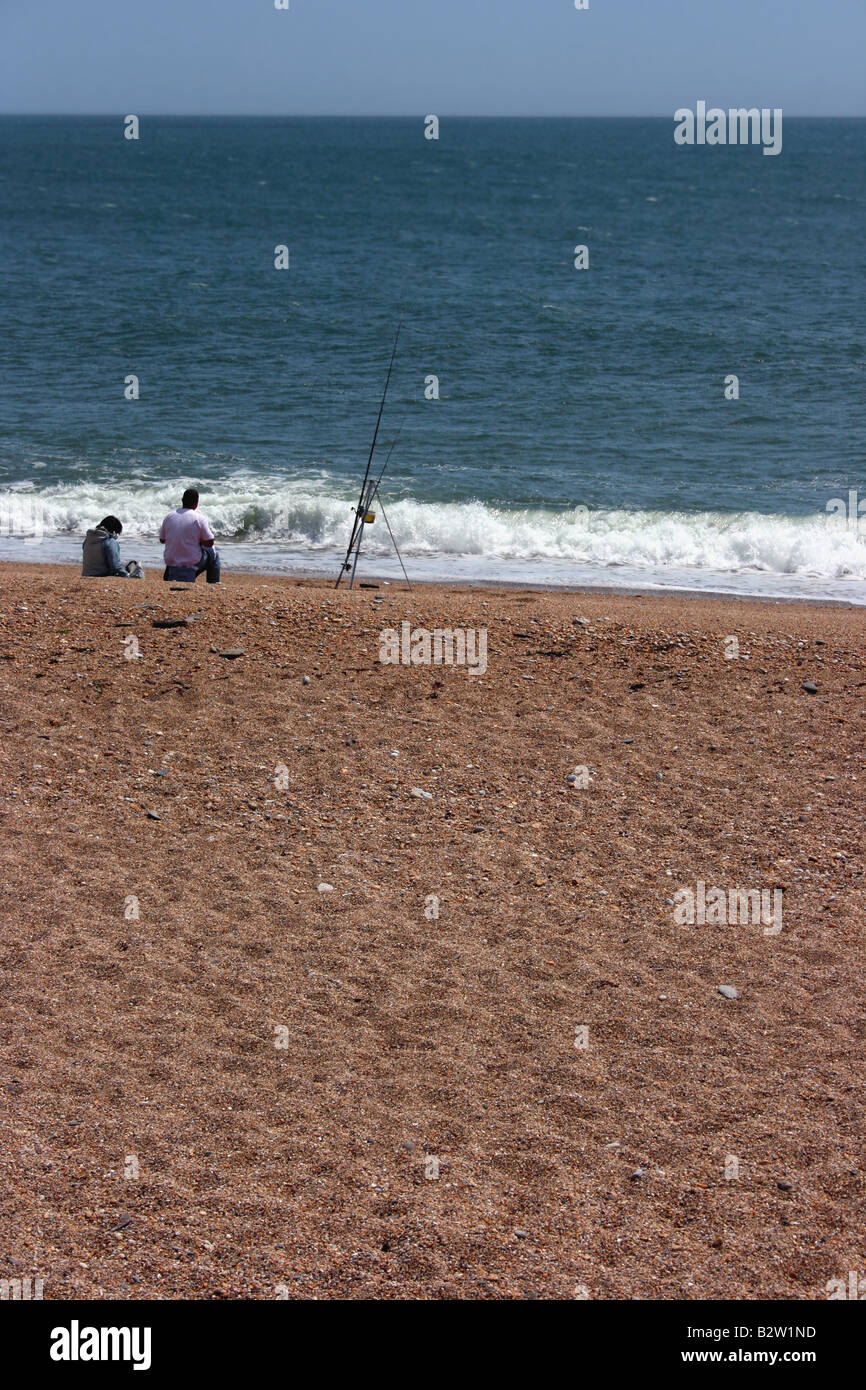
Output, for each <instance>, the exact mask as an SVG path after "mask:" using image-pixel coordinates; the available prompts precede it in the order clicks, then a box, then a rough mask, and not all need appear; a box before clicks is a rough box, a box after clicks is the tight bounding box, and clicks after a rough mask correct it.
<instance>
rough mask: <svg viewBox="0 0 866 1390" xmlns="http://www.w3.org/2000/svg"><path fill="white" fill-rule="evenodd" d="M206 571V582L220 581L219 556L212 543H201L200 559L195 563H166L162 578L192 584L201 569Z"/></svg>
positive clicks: (177, 582) (216, 582)
mask: <svg viewBox="0 0 866 1390" xmlns="http://www.w3.org/2000/svg"><path fill="white" fill-rule="evenodd" d="M204 570H206V571H207V582H208V584H219V582H220V557H219V556H218V555H217V553H216V551H215V550H214V548H213V546H212V545H203V546H202V548H201V559H200V560H199V562H198V564H197V565H166V567H165V573H164V574H163V576H162V577H163V579H173V580H174V581H175V583H176V584H194V583H195V581H196V580H197V579H198V576H199V575H200V574H201V573H202V571H204Z"/></svg>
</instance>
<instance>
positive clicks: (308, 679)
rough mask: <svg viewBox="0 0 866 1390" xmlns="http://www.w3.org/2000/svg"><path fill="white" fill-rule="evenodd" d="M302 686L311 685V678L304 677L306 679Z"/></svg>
mask: <svg viewBox="0 0 866 1390" xmlns="http://www.w3.org/2000/svg"><path fill="white" fill-rule="evenodd" d="M301 684H302V685H309V684H310V678H309V676H304V679H303V681H302V682H301Z"/></svg>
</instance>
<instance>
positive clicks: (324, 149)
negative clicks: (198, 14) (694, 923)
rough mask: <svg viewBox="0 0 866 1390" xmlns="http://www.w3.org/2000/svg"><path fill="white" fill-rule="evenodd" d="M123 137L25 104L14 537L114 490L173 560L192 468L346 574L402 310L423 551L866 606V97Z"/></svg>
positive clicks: (5, 291)
mask: <svg viewBox="0 0 866 1390" xmlns="http://www.w3.org/2000/svg"><path fill="white" fill-rule="evenodd" d="M123 130H124V127H123V120H122V117H121V116H118V117H117V119H108V118H59V117H56V118H54V117H52V118H49V117H45V118H19V117H4V118H0V275H2V296H0V344H2V346H0V376H2V386H0V521H2V525H0V530H2V531H3V533H4V534H3V536H2V553H3V554H4V555H10V554H17V555H18V556H19V557H20V558H26V559H32V560H38V559H40V558H48V557H52V558H53V557H55V556H64V557H68V558H76V557H77V556H78V554H79V553H80V540H81V534H82V532H83V530H84V528H85V527H86V526H88V525H91V524H93V523H94V522H95V521H98V520H99V519H100V517H101V516H102V515H104V514H105V513H106V512H109V511H111V512H115V513H117V514H118V515H119V516H121V518H122V519H123V521H124V527H125V530H124V541H125V550H126V553H128V554H132V553H135V554H136V555H138V556H139V557H140V558H144V559H145V560H147V561H148V562H149V563H153V562H155V560H156V559H157V557H158V547H157V545H156V533H157V530H158V526H159V521H160V519H161V517H162V515H163V514H164V512H165V511H166V510H167V509H168V508H169V507H170V506H172V505H177V502H178V500H179V490H180V489H181V488H182V487H183V486H185V485H186V484H187V483H194V484H196V485H197V486H198V487H199V488H200V490H201V494H202V509H203V510H204V511H205V512H206V514H207V516H208V518H209V520H210V521H211V524H212V525H213V527H214V529H215V530H216V531H217V533H218V535H219V537H220V545H221V549H222V552H223V555H224V558H225V559H226V561H227V563H228V564H229V566H231V565H232V564H235V565H238V566H246V567H250V566H259V567H262V568H270V569H273V568H282V569H292V568H294V569H298V570H310V569H322V570H328V569H331V570H333V569H334V562H335V559H336V558H337V557H338V555H339V554H340V551H341V548H342V549H345V543H346V540H347V533H348V528H349V525H350V521H351V509H352V506H353V504H354V503H355V501H356V500H357V491H358V484H359V480H360V476H361V474H362V472H363V468H364V465H365V462H366V456H367V451H368V448H369V443H370V439H371V435H372V430H373V425H374V422H375V418H376V413H377V410H378V403H379V396H380V393H381V389H382V384H383V379H384V374H385V369H386V367H387V362H388V357H389V354H390V350H391V343H392V339H393V335H394V331H395V327H396V323H397V321H398V319H399V318H400V316H401V314H402V315H403V319H404V323H403V329H402V334H401V339H400V349H399V354H398V358H397V363H396V367H395V372H394V377H393V381H392V388H391V392H390V395H389V400H388V407H387V411H386V415H385V421H384V426H383V432H382V435H381V442H382V444H383V446H384V447H385V450H387V447H388V446H389V445H390V443H391V442H392V441H393V439H394V437H395V435H396V434H397V432H398V430H401V433H400V437H399V441H398V443H397V447H396V449H395V451H394V454H393V457H392V460H391V463H390V465H389V468H388V471H387V473H386V477H385V481H384V483H383V492H384V501H385V505H386V507H387V512H388V518H389V520H390V522H391V525H392V527H393V529H394V532H395V535H396V537H397V540H398V542H399V544H400V546H401V549H402V551H403V552H404V558H405V560H406V563H407V567H408V568H409V570H410V573H412V572H413V571H414V573H416V574H417V575H418V576H419V577H436V576H442V577H453V576H466V577H471V578H479V579H482V578H489V579H494V578H498V579H516V580H521V581H528V580H533V581H536V582H545V583H551V584H574V585H580V584H582V583H591V582H600V583H607V584H612V585H616V584H628V585H634V584H637V583H640V584H646V585H648V586H657V585H662V586H664V585H675V586H678V587H689V588H715V589H731V590H734V591H742V592H756V593H777V594H784V593H791V594H810V595H814V596H833V597H841V598H850V599H851V600H853V601H855V602H863V601H864V600H866V515H864V516H863V517H862V519H861V521H860V524H859V526H858V521H857V515H856V513H857V507H858V505H859V502H860V501H861V500H862V501H863V503H864V507H863V510H864V513H866V470H864V467H863V439H864V425H866V393H864V372H866V311H864V301H863V284H864V259H866V257H864V238H863V232H864V221H866V218H864V214H866V121H857V120H805V119H802V120H794V119H789V120H786V121H785V124H784V146H783V150H782V153H781V154H780V155H778V156H776V157H767V156H764V155H762V151H761V148H760V147H759V146H758V147H742V148H741V147H706V146H704V147H697V146H695V147H681V146H677V145H675V143H674V140H673V120H672V119H671V120H669V121H668V120H628V119H622V120H616V119H611V120H589V119H585V120H580V119H578V120H528V119H526V120H519V119H499V120H486V119H473V120H470V119H453V120H449V119H447V118H443V119H442V122H441V128H440V138H439V140H438V141H434V140H427V139H425V138H424V122H423V119H422V118H421V117H420V116H419V118H418V119H417V120H406V119H381V120H370V119H357V120H354V119H333V120H332V119H300V118H292V119H279V120H277V119H197V118H188V119H187V118H166V117H160V118H155V117H154V118H148V117H146V116H145V117H142V119H141V129H140V138H139V139H138V140H137V141H132V140H126V139H125V138H124V133H123ZM282 244H284V245H286V246H288V248H289V261H290V264H289V269H288V270H277V269H275V266H274V252H275V247H276V246H277V245H282ZM578 244H583V245H586V246H587V247H588V249H589V268H588V269H586V270H577V269H575V267H574V251H575V247H576V246H577V245H578ZM130 374H135V376H137V377H138V379H139V383H140V398H139V399H138V400H126V399H125V397H124V383H125V379H126V378H127V377H128V376H129V375H130ZM731 374H734V375H736V376H737V377H738V379H739V399H738V400H726V399H725V394H724V390H725V378H726V377H727V376H729V375H731ZM433 375H435V376H436V377H437V378H438V383H439V399H432V400H430V399H426V398H425V385H426V384H428V382H429V378H430V377H431V376H433ZM401 427H402V429H401ZM382 459H384V454H383V455H382ZM851 493H854V494H856V495H855V496H854V498H853V499H852V498H851V496H850V494H851ZM833 499H839V503H838V504H834V500H833ZM842 503H844V511H843V510H841V506H842ZM828 504H829V505H830V506H831V509H832V511H833V513H834V515H829V514H828V510H827V508H828ZM852 506H853V511H852ZM28 518H30V520H28ZM34 519H38V523H37V521H36V520H34ZM31 522H32V525H33V527H36V526H37V524H38V531H39V536H38V537H37V535H36V534H29V535H28V526H31ZM40 537H41V539H40ZM37 540H38V545H37V544H36V543H35V542H36V541H37ZM365 546H366V555H367V559H366V560H365V561H364V562H363V563H364V564H365V565H366V566H367V567H368V569H369V570H370V572H374V571H377V572H381V573H390V572H391V570H392V569H393V563H392V561H391V559H390V558H389V554H390V547H389V542H388V537H387V533H386V532H385V531H384V528H382V527H381V525H380V526H379V527H378V528H377V527H373V528H371V529H370V531H369V532H368V540H367V541H366V542H365Z"/></svg>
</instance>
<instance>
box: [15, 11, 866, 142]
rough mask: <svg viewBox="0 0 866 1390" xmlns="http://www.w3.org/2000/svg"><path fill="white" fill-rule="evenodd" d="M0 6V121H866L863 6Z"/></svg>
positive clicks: (865, 35) (865, 50)
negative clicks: (719, 117) (773, 116)
mask: <svg viewBox="0 0 866 1390" xmlns="http://www.w3.org/2000/svg"><path fill="white" fill-rule="evenodd" d="M289 3H290V9H289V10H287V11H285V10H279V11H278V10H277V9H276V8H275V4H274V0H0V112H4V113H12V112H15V113H58V114H69V113H82V114H101V113H104V114H106V115H108V114H111V115H116V114H117V113H118V112H120V113H122V114H126V113H129V112H134V113H136V114H138V115H142V114H144V115H155V114H166V115H169V114H171V115H187V114H189V115H371V116H373V115H417V114H418V113H419V112H420V113H422V114H427V113H435V114H437V115H439V116H443V115H445V116H448V115H451V116H455V115H467V116H471V115H482V116H495V115H527V116H615V115H622V116H642V115H650V116H671V115H672V114H673V112H674V110H676V108H678V107H682V106H688V107H694V106H695V103H696V102H697V101H698V100H706V102H707V104H708V105H710V106H712V105H718V106H722V107H725V108H727V107H730V106H759V107H764V106H766V107H777V106H778V107H782V108H783V110H784V112H785V115H791V116H793V115H812V116H831V115H841V116H863V115H866V61H864V55H866V0H589V8H588V9H587V10H580V11H578V10H576V9H575V4H574V0H289Z"/></svg>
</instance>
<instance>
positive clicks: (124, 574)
mask: <svg viewBox="0 0 866 1390" xmlns="http://www.w3.org/2000/svg"><path fill="white" fill-rule="evenodd" d="M122 530H123V524H122V522H120V521H118V519H117V517H116V516H106V517H103V519H102V521H100V523H99V525H98V526H92V527H91V528H90V530H89V531H88V532H87V534H86V535H85V537H84V541H83V542H82V546H81V550H82V556H81V573H82V574H83V575H84V576H85V578H88V579H107V578H109V577H110V576H116V577H117V578H118V579H143V578H144V571H143V570H142V568H141V566H140V565H139V563H138V561H137V560H129V561H128V562H127V564H126V566H125V567H124V566H123V565H121V563H120V546H119V545H118V544H117V537H118V536H119V535H120V533H121V531H122Z"/></svg>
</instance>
